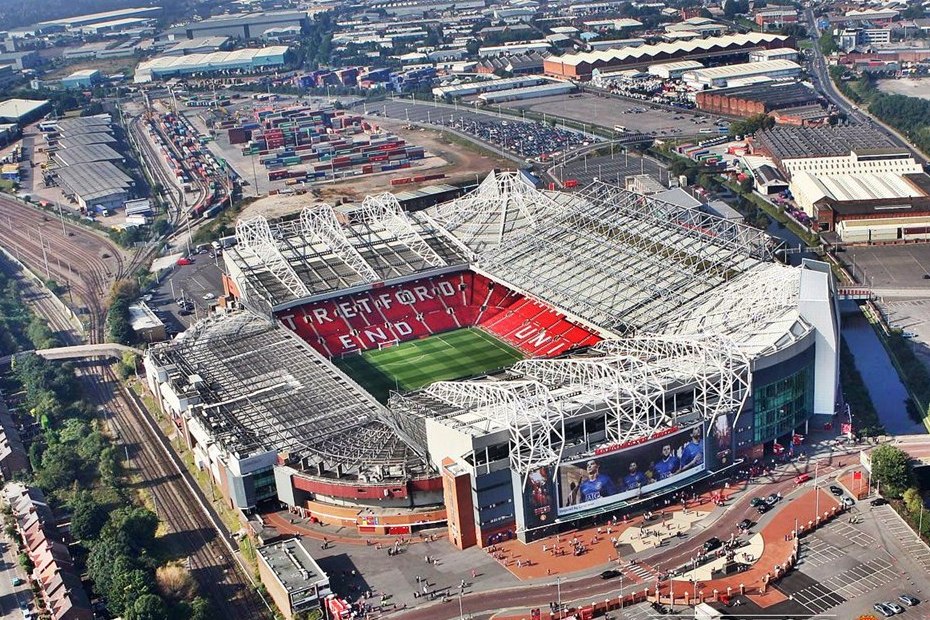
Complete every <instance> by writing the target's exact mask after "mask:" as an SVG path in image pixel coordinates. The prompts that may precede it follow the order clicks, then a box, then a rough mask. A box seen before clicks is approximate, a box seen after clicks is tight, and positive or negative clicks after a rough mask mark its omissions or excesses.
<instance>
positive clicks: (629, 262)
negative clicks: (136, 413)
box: [145, 173, 838, 548]
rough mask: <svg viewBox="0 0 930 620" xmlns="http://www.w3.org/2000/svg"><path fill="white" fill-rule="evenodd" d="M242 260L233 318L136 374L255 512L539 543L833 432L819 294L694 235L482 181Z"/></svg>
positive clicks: (273, 241)
mask: <svg viewBox="0 0 930 620" xmlns="http://www.w3.org/2000/svg"><path fill="white" fill-rule="evenodd" d="M237 238H238V245H236V246H235V247H233V248H230V249H229V250H227V251H226V253H225V254H224V260H225V267H226V271H227V275H226V276H225V279H224V281H225V286H226V289H227V292H228V293H229V295H228V297H229V300H230V301H229V303H228V304H227V308H228V309H229V310H230V311H229V312H228V313H226V314H220V315H214V316H211V317H209V318H208V319H205V320H204V321H201V322H199V323H198V324H196V325H195V326H194V327H192V328H191V329H190V330H189V331H188V332H186V333H185V334H182V335H181V336H180V337H179V338H177V339H176V340H175V341H174V342H171V343H166V344H163V345H159V346H156V347H152V348H151V349H149V351H148V352H147V354H146V360H145V363H146V367H147V370H148V375H147V376H148V378H149V385H150V387H151V389H152V390H153V392H154V393H155V394H156V395H157V397H158V400H159V402H160V403H161V404H162V407H163V409H164V411H165V412H166V413H167V414H168V415H170V416H171V418H172V419H173V420H175V422H176V424H177V426H178V428H179V429H180V430H181V432H182V435H183V436H184V437H185V438H186V440H187V442H188V443H189V444H190V445H191V447H192V448H193V450H194V452H195V454H196V455H197V458H198V461H199V462H200V463H201V464H202V466H203V467H205V468H207V469H209V470H210V471H211V473H212V475H213V476H214V478H215V479H216V480H217V482H218V484H219V486H220V487H221V488H222V489H223V491H224V496H225V497H226V498H227V500H228V502H229V503H230V505H231V506H234V507H237V508H240V509H242V510H244V511H254V510H259V509H261V508H262V507H264V506H275V505H281V504H283V505H286V506H287V507H288V508H289V509H290V510H291V511H293V512H294V513H295V514H298V515H300V516H301V517H304V518H310V519H312V520H315V521H320V522H323V523H327V524H333V525H336V526H338V527H340V528H348V529H350V530H354V531H356V532H357V533H358V534H359V535H362V536H365V535H372V536H377V535H396V534H405V533H410V532H413V531H418V530H422V529H427V528H435V527H443V526H444V527H446V528H447V532H448V536H449V540H450V541H451V542H452V543H453V544H454V545H456V546H458V547H460V548H465V547H469V546H472V545H476V544H478V545H482V546H488V545H493V544H497V543H500V542H502V541H506V540H508V539H512V538H514V537H517V538H519V539H520V540H521V541H523V542H529V541H532V540H536V539H540V538H543V537H546V536H549V535H551V534H553V533H555V532H557V531H559V530H560V529H563V528H574V527H577V526H582V525H584V524H585V523H590V522H593V521H595V520H600V519H603V518H604V517H605V516H609V515H611V514H618V513H620V512H622V513H624V514H633V513H635V512H637V511H642V510H645V509H648V508H649V507H650V506H652V505H660V504H661V502H663V501H664V499H665V498H666V497H668V496H671V495H672V494H674V493H679V492H681V491H682V490H683V489H686V488H688V489H690V488H693V487H696V486H698V485H705V486H706V485H710V484H713V483H714V482H715V481H719V480H721V479H722V478H724V477H726V476H728V475H729V474H730V470H731V468H733V467H739V466H743V467H745V465H744V464H745V463H746V462H747V461H748V462H751V461H753V460H756V459H761V458H762V457H763V456H764V455H766V454H772V453H777V452H779V450H780V448H781V447H783V446H786V445H788V443H789V442H790V439H791V438H792V437H793V436H794V435H796V434H798V433H805V432H806V431H807V429H808V424H809V423H810V422H811V421H812V420H814V421H815V422H816V421H817V420H816V418H817V417H818V416H822V421H824V422H825V421H828V420H832V419H833V416H834V401H835V396H836V394H837V386H838V351H837V337H838V334H837V329H838V319H837V314H836V309H835V303H834V283H833V279H832V275H831V272H830V269H829V268H828V267H827V266H826V265H825V264H822V263H817V262H813V261H806V262H805V263H804V264H803V265H802V266H801V267H799V268H792V267H787V266H785V265H782V264H781V263H778V262H776V261H775V260H774V253H775V250H776V245H775V242H774V241H773V240H772V239H771V238H770V237H768V236H767V235H766V234H765V233H764V232H762V231H759V230H756V229H754V228H751V227H748V226H744V225H742V224H738V223H734V222H731V221H727V220H723V219H720V218H716V217H714V216H711V215H707V214H704V213H701V212H700V211H697V210H693V209H687V208H684V207H681V206H677V205H674V204H670V203H665V202H663V201H661V200H657V199H654V198H650V197H646V196H642V195H639V194H635V193H631V192H628V191H625V190H623V189H622V188H619V187H615V186H611V185H609V184H606V183H602V182H598V183H594V184H592V185H591V186H589V187H587V188H585V189H584V190H582V191H580V192H577V193H573V194H567V193H562V192H556V191H539V190H537V189H535V188H533V187H532V186H530V185H528V184H526V183H525V182H524V181H523V180H522V177H521V176H520V175H518V174H515V173H491V174H489V175H488V177H487V178H486V179H485V180H484V181H483V182H482V183H481V184H480V186H479V187H478V188H477V189H475V190H474V191H472V192H470V193H469V194H466V195H465V196H463V197H461V198H458V199H455V200H452V201H450V202H447V203H443V204H440V205H437V206H435V207H432V208H430V209H427V210H425V211H418V212H404V211H402V210H401V209H400V206H399V204H398V202H397V200H396V199H395V198H394V197H393V196H391V195H390V194H383V195H380V196H370V197H368V198H366V199H365V200H364V202H363V203H362V204H361V205H343V206H341V207H339V208H333V207H331V206H329V205H325V204H319V205H312V206H307V207H306V208H304V209H303V211H302V212H301V213H300V214H299V215H296V216H293V217H290V218H285V219H282V220H277V221H272V222H269V221H268V220H266V219H265V218H264V217H255V218H250V219H247V220H242V221H240V222H239V223H238V224H237ZM237 306H241V308H239V309H236V307H237Z"/></svg>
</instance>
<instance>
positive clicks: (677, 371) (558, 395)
mask: <svg viewBox="0 0 930 620" xmlns="http://www.w3.org/2000/svg"><path fill="white" fill-rule="evenodd" d="M237 234H238V238H239V245H238V246H236V247H235V248H230V249H229V250H228V251H227V253H226V254H225V259H226V261H227V267H228V269H229V272H230V274H231V275H232V276H233V277H234V279H235V280H236V282H237V284H238V286H239V289H240V291H242V290H245V291H246V294H245V295H243V300H244V301H245V303H246V304H247V305H249V306H251V307H260V308H262V309H263V310H264V311H270V310H272V309H275V310H276V309H282V308H285V307H290V306H295V305H299V304H303V303H306V302H308V301H312V300H315V299H323V298H328V297H335V296H338V295H344V294H346V293H347V292H350V291H353V290H359V287H366V286H377V285H378V284H379V283H382V282H390V281H391V280H394V281H396V282H400V281H405V280H411V279H415V278H421V277H426V276H428V275H432V274H435V273H442V272H443V271H449V270H461V269H464V268H468V267H470V268H472V269H473V270H475V271H479V272H482V273H485V274H487V275H489V276H490V277H492V278H494V279H498V280H500V281H501V282H503V283H504V284H505V285H507V286H508V287H510V288H512V289H513V290H517V291H520V292H522V293H524V294H527V295H530V296H531V297H533V298H536V299H538V300H541V301H543V302H545V303H547V304H550V305H552V306H554V307H557V308H558V309H559V310H561V311H563V312H565V313H566V314H568V315H570V316H572V317H573V318H574V319H576V320H578V321H579V322H581V323H585V324H588V325H591V326H592V328H595V329H597V330H598V331H599V332H600V333H601V334H602V335H604V336H605V337H606V340H605V341H603V342H602V343H600V344H598V345H596V346H595V347H593V348H592V349H589V350H588V351H587V352H585V353H583V354H580V355H574V356H571V357H565V358H561V359H532V360H524V361H521V362H518V363H517V364H516V365H514V366H513V367H512V368H510V369H508V370H506V371H504V372H503V373H498V374H495V375H494V376H493V377H485V378H479V379H473V380H468V381H457V382H453V381H443V382H437V383H434V384H432V385H430V386H428V387H426V388H424V389H422V390H419V391H416V392H412V393H408V394H394V395H392V397H391V398H390V401H389V407H390V411H389V412H386V411H383V410H381V409H377V407H378V406H377V405H376V404H373V405H372V404H371V403H372V401H371V399H370V397H367V395H365V396H364V398H363V400H364V401H365V402H366V403H369V405H371V406H374V407H376V411H375V412H373V413H371V414H370V416H371V417H373V418H377V419H378V420H379V423H381V424H383V425H384V426H383V427H380V426H379V427H378V428H383V429H384V430H385V433H386V434H384V435H381V436H380V437H381V441H382V442H383V443H384V444H385V445H391V446H394V447H393V448H392V450H397V451H400V447H399V446H400V444H404V445H406V446H407V449H408V450H410V451H411V453H417V454H426V446H427V437H426V426H427V421H428V420H430V419H433V420H436V421H439V422H441V423H442V424H444V425H446V426H449V427H453V428H455V429H456V430H457V431H458V432H460V433H463V434H468V435H472V436H483V435H488V434H495V433H499V434H500V438H501V440H502V441H503V440H504V438H505V437H506V442H507V443H509V447H510V450H509V458H510V460H511V466H512V467H513V468H514V470H515V471H519V472H520V473H521V475H526V474H527V473H528V472H529V471H530V470H532V468H533V467H538V466H540V465H544V464H552V463H555V462H557V461H558V460H559V459H560V458H561V456H562V451H563V450H564V449H565V441H566V433H565V428H566V424H567V423H570V422H571V421H572V420H573V419H580V418H582V417H586V418H590V417H592V416H598V417H603V419H604V420H605V428H606V433H607V441H615V442H623V441H626V440H628V439H631V438H635V437H642V436H648V435H650V434H652V433H655V432H656V431H659V430H662V429H665V428H670V427H672V426H682V425H685V424H690V423H696V422H697V421H698V420H712V419H713V418H714V417H716V416H719V415H721V414H725V413H732V412H736V411H739V410H740V409H741V408H742V406H743V404H744V403H745V400H746V398H747V395H748V394H749V383H750V381H751V378H750V376H751V372H750V363H751V361H752V360H754V359H756V358H757V357H758V356H759V355H762V354H765V353H766V352H770V351H777V350H780V349H782V348H783V347H787V346H790V345H791V344H792V343H794V342H797V341H799V340H800V339H802V338H804V337H806V336H808V335H809V334H810V332H811V330H812V327H811V325H810V324H808V323H807V322H805V320H804V319H802V318H801V317H800V311H799V296H800V288H801V280H802V278H801V275H800V273H799V272H800V271H801V270H800V269H794V268H791V267H787V266H784V265H781V264H779V263H775V262H773V261H772V258H773V251H774V249H775V247H774V243H773V240H772V239H771V238H770V237H768V236H767V235H766V234H765V233H764V232H762V231H759V230H757V229H754V228H751V227H748V226H744V225H742V224H737V223H734V222H732V221H729V220H725V219H722V218H719V217H715V216H712V215H708V214H706V213H702V212H701V211H699V210H698V209H694V208H689V207H687V206H683V205H676V204H673V203H670V202H666V201H663V200H661V199H656V198H652V197H648V196H643V195H641V194H636V193H632V192H628V191H626V190H623V189H621V188H619V187H614V186H611V185H608V184H605V183H600V182H597V183H594V184H592V185H590V186H588V187H587V188H585V189H584V190H582V191H580V192H577V193H574V194H566V193H561V192H550V191H538V190H536V189H535V188H533V187H532V186H530V185H528V184H526V183H525V182H523V181H522V180H521V177H520V176H519V175H518V174H515V173H492V174H490V175H489V176H488V177H487V178H486V179H485V180H484V181H483V182H482V183H481V184H480V185H479V187H478V188H477V189H476V190H474V191H473V192H471V193H469V194H467V195H465V196H463V197H461V198H458V199H455V200H453V201H450V202H448V203H445V204H441V205H438V206H436V207H434V208H431V209H427V210H426V211H419V212H413V213H405V212H403V211H401V209H400V208H399V205H398V203H397V201H396V199H395V198H394V197H393V196H391V195H390V194H383V195H380V196H373V197H369V198H367V199H366V200H365V201H364V202H363V203H362V205H360V206H356V207H353V208H350V209H349V210H347V211H345V212H338V213H337V212H336V211H335V210H333V208H332V207H330V206H328V205H318V206H314V207H306V208H305V209H304V210H303V211H302V212H301V214H300V215H299V217H296V218H291V219H289V220H283V221H278V222H273V223H269V222H268V221H267V220H265V219H264V218H262V217H257V218H252V219H249V220H244V221H240V222H239V224H238V226H237ZM277 331H278V332H284V334H285V335H279V336H277V338H278V339H285V338H286V339H292V340H294V341H296V340H297V338H296V336H294V335H293V334H291V333H290V331H289V330H284V329H282V330H277ZM273 333H275V332H274V331H273V330H270V329H269V334H273ZM271 337H272V336H270V335H268V336H263V338H271ZM218 340H223V341H224V344H222V345H220V344H217V345H212V346H214V348H215V349H216V350H217V351H219V350H221V348H223V347H232V346H235V351H224V352H223V353H222V355H220V354H215V355H214V357H215V358H216V360H214V361H209V362H205V363H204V364H205V367H206V366H209V364H218V365H219V364H227V366H228V365H229V362H227V361H225V360H233V359H235V360H239V359H240V358H241V360H242V361H241V362H239V361H237V362H236V363H237V364H239V363H241V364H243V368H241V369H234V372H235V373H243V374H242V376H244V377H246V378H249V381H248V382H246V383H247V384H249V385H250V386H251V393H255V392H256V391H258V390H260V389H261V386H263V385H265V384H264V383H262V381H260V380H258V379H256V378H252V377H255V375H256V373H258V375H260V376H264V374H265V373H267V374H268V375H269V376H272V375H271V374H270V373H273V372H274V373H278V375H274V377H275V381H278V382H281V377H280V374H281V373H285V372H290V373H297V372H298V371H297V370H296V369H295V368H291V367H290V366H291V365H293V366H305V365H312V370H307V371H301V372H304V373H305V374H304V375H301V377H307V378H301V379H300V382H301V385H311V381H312V382H314V383H312V384H313V385H314V386H315V387H314V389H315V390H316V391H317V392H318V393H319V395H320V398H321V399H323V400H324V401H325V402H324V403H323V404H320V405H316V406H315V407H314V408H310V409H309V410H308V411H312V412H317V411H319V412H325V411H330V410H333V409H335V412H334V413H332V414H325V415H332V416H333V419H332V420H329V418H327V417H325V416H324V417H323V418H318V417H314V420H315V422H314V423H315V424H316V425H317V427H314V428H322V429H323V430H324V434H327V433H330V430H332V431H333V432H332V433H330V434H329V435H327V436H328V437H329V438H331V440H332V441H333V442H337V441H341V442H343V443H342V444H340V445H344V446H345V449H346V450H348V449H349V447H351V448H352V450H355V449H359V450H362V449H365V448H364V447H363V446H361V445H356V443H359V444H361V443H365V442H367V441H368V440H367V439H365V437H366V435H364V434H359V433H355V432H354V429H355V428H356V426H355V425H354V423H350V421H349V418H346V417H343V416H342V413H339V412H340V411H342V410H343V408H345V410H346V411H348V410H349V403H348V400H347V399H348V395H352V397H353V398H355V397H356V395H355V393H356V392H358V391H359V390H358V388H357V387H354V384H351V386H348V387H346V386H345V385H341V384H339V382H338V381H335V380H331V381H330V382H329V383H326V384H324V383H320V382H321V381H322V379H320V378H319V377H323V376H331V375H335V376H341V373H340V372H339V371H338V370H336V369H335V367H334V366H332V364H331V363H330V362H329V361H328V360H326V359H324V358H322V357H320V355H319V354H318V353H316V352H314V351H312V350H311V349H312V348H311V347H309V346H308V345H303V343H301V346H300V347H297V345H296V344H294V345H293V346H292V347H291V348H288V349H284V348H281V349H280V350H278V351H274V350H271V349H269V350H268V351H267V352H266V347H265V346H264V345H263V344H261V343H260V342H257V341H256V342H251V343H248V344H240V343H234V342H233V341H234V340H235V339H234V338H232V336H229V335H226V336H224V337H223V338H218ZM230 343H233V344H230ZM278 346H279V347H281V346H282V345H278ZM248 347H251V350H255V351H257V352H258V353H256V354H251V355H253V356H254V355H258V356H259V357H260V361H259V362H256V363H255V366H252V365H249V364H250V363H251V362H250V361H246V355H245V353H244V352H245V351H246V350H247V348H248ZM300 356H302V357H304V358H307V359H306V360H304V359H297V358H298V357H300ZM220 358H222V360H221V359H220ZM250 359H251V358H250ZM271 360H278V361H277V364H278V365H282V364H281V361H280V360H287V365H288V366H289V367H288V368H287V370H286V371H285V370H284V369H278V370H272V369H271V367H272V362H271ZM266 365H268V367H269V368H268V369H266V370H261V371H259V370H257V369H256V368H258V367H261V368H264V367H265V366H266ZM198 372H199V371H198ZM204 372H207V373H209V372H217V371H215V370H212V369H206V370H205V371H204ZM231 372H232V371H231ZM311 376H312V377H313V379H311V378H310V377H311ZM346 381H348V380H346ZM349 383H351V382H349ZM244 389H245V388H243V393H244ZM353 390H354V391H353ZM669 394H684V395H685V397H684V398H683V399H682V400H681V401H676V400H675V399H671V400H670V399H669V398H666V396H667V395H669ZM248 398H249V399H252V398H259V396H257V395H256V396H249V397H248ZM262 398H264V397H263V396H262ZM219 400H220V401H223V400H224V399H219ZM329 401H332V402H334V403H336V405H330V404H326V403H328V402H329ZM676 403H678V404H676ZM682 403H683V404H682ZM287 407H290V405H287ZM288 410H290V409H288ZM231 415H232V414H231ZM262 415H263V416H265V418H267V420H268V421H267V422H263V423H262V424H263V425H262V426H261V427H260V428H261V429H262V431H261V433H259V434H258V436H260V437H272V436H275V435H274V433H279V434H281V433H285V435H286V434H287V433H294V435H295V436H297V435H300V432H304V431H306V430H307V427H305V426H304V422H303V421H302V420H301V419H300V418H295V417H288V416H291V415H292V414H289V413H288V414H278V413H277V412H276V411H274V410H273V408H272V403H269V404H268V406H267V407H266V410H264V412H263V413H262ZM305 415H308V414H305ZM314 415H316V414H315V413H314ZM321 415H323V414H322V413H321ZM355 415H356V416H357V417H359V419H360V420H367V419H370V418H366V417H365V415H369V414H364V415H362V414H358V413H356V414H355ZM382 416H384V417H383V418H382ZM273 424H283V425H284V426H285V427H299V428H303V429H304V431H300V432H298V431H286V432H285V431H273V430H272V429H271V426H272V425H273ZM339 424H344V425H346V427H347V428H348V429H350V432H342V433H336V432H335V429H336V428H337V427H338V426H339ZM362 426H364V425H362ZM314 432H316V431H314ZM366 432H367V431H366ZM286 436H287V435H286ZM315 441H316V440H314V442H315ZM397 442H399V443H397ZM295 445H296V444H295ZM315 446H316V444H315V443H314V444H312V445H303V444H301V445H300V446H299V449H300V450H304V451H307V452H308V453H311V454H318V453H319V452H321V451H322V450H321V449H320V448H318V447H315ZM335 450H336V445H333V446H331V447H327V453H329V452H331V451H335ZM404 454H405V455H408V456H405V457H404V458H412V457H409V453H406V452H404Z"/></svg>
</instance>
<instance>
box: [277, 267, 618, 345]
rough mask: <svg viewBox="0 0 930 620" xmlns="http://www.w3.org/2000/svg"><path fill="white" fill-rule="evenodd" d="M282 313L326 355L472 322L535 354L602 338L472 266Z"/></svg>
mask: <svg viewBox="0 0 930 620" xmlns="http://www.w3.org/2000/svg"><path fill="white" fill-rule="evenodd" d="M278 318H279V319H280V320H281V321H282V322H283V323H284V324H285V325H286V326H287V327H288V328H290V329H291V330H292V331H294V332H296V333H297V334H298V335H299V336H300V337H301V338H303V339H304V340H305V341H306V342H307V343H309V344H310V345H311V346H313V347H314V348H315V349H316V350H317V351H319V352H320V353H322V354H324V355H326V356H328V357H337V356H341V355H345V354H349V353H357V352H361V351H365V350H368V349H373V348H376V347H378V346H384V345H388V344H391V343H395V342H405V341H407V340H414V339H416V338H423V337H426V336H430V335H433V334H440V333H443V332H448V331H452V330H456V329H461V328H463V327H473V326H478V327H481V328H482V329H483V330H485V331H486V332H488V333H490V334H492V335H494V336H497V337H499V338H501V339H502V340H504V341H505V342H507V343H509V344H511V345H513V346H514V347H516V348H517V349H519V350H520V351H522V352H524V353H526V354H527V355H529V356H532V357H537V356H542V357H547V356H554V355H559V354H561V353H563V352H565V351H567V350H569V349H572V348H575V347H578V346H580V345H581V344H582V343H584V344H585V345H588V344H594V343H595V342H597V341H599V340H600V338H598V337H597V336H594V335H593V334H591V333H590V332H588V331H587V330H585V329H583V328H581V327H579V326H577V325H575V324H574V323H572V322H570V321H568V320H567V319H566V318H565V315H564V314H562V313H560V312H557V311H555V310H553V309H552V308H550V307H549V306H547V305H545V304H543V303H542V302H539V301H535V300H531V299H528V298H526V297H524V296H522V295H520V294H519V293H516V292H514V291H512V290H510V289H509V288H507V287H506V286H504V285H503V284H501V283H499V282H495V281H493V280H491V279H490V278H487V277H486V276H483V275H480V274H473V273H470V272H462V273H453V274H443V275H439V276H433V277H430V278H424V279H420V280H414V281H411V282H406V283H403V284H397V285H394V286H390V287H381V288H376V289H372V290H369V291H364V292H359V293H355V294H353V295H349V296H346V297H338V298H333V299H326V300H322V301H318V302H314V303H310V304H306V305H303V306H300V307H298V308H296V309H292V310H289V311H287V312H285V313H280V314H279V315H278Z"/></svg>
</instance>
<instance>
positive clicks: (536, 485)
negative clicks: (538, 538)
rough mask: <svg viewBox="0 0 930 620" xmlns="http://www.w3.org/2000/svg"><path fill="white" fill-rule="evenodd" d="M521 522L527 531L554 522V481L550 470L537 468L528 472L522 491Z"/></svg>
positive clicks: (548, 468)
mask: <svg viewBox="0 0 930 620" xmlns="http://www.w3.org/2000/svg"><path fill="white" fill-rule="evenodd" d="M523 505H524V506H525V508H526V511H525V514H524V517H523V520H524V526H525V527H526V528H527V529H532V528H534V527H539V526H542V525H548V524H550V523H552V522H553V521H554V520H555V511H556V510H555V480H553V479H552V468H550V467H539V468H536V469H534V470H533V471H532V472H530V475H529V479H528V480H527V484H526V486H525V487H524V489H523Z"/></svg>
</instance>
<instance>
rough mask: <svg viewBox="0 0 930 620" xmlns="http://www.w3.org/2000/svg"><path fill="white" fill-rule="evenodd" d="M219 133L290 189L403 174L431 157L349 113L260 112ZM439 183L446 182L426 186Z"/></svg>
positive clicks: (310, 110) (227, 123)
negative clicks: (384, 174)
mask: <svg viewBox="0 0 930 620" xmlns="http://www.w3.org/2000/svg"><path fill="white" fill-rule="evenodd" d="M215 129H216V130H218V131H225V132H226V133H227V135H228V137H229V142H230V144H231V145H244V146H243V147H242V150H241V152H242V155H243V156H245V157H255V158H257V163H258V165H259V166H260V167H261V168H263V169H264V170H265V172H266V174H267V176H268V180H269V181H270V182H273V181H284V182H285V185H287V186H294V185H297V184H300V183H312V182H319V181H335V180H341V179H346V178H351V177H355V176H360V175H366V174H377V173H382V172H392V171H397V170H403V169H405V168H410V167H411V165H412V164H413V162H415V161H417V160H422V159H423V158H424V157H425V151H424V149H423V147H422V146H415V145H411V144H408V143H407V141H406V140H404V139H403V138H400V137H398V136H396V135H394V134H392V133H390V132H387V131H383V130H381V129H380V128H379V127H378V126H377V125H374V124H372V123H370V122H368V121H365V120H363V119H362V117H360V116H358V115H354V114H351V113H347V112H346V111H344V110H333V109H319V108H313V107H306V106H299V107H291V108H285V109H282V108H279V107H267V108H256V109H254V110H252V114H251V115H250V116H249V117H246V116H240V117H239V118H238V119H227V120H225V121H223V122H221V123H219V125H218V126H216V127H215ZM413 178H414V177H410V178H409V179H413ZM418 178H419V177H418ZM437 178H442V176H436V175H424V178H423V179H421V180H433V179H437ZM407 182H412V183H415V182H419V181H413V180H408V181H407Z"/></svg>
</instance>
